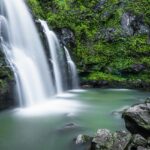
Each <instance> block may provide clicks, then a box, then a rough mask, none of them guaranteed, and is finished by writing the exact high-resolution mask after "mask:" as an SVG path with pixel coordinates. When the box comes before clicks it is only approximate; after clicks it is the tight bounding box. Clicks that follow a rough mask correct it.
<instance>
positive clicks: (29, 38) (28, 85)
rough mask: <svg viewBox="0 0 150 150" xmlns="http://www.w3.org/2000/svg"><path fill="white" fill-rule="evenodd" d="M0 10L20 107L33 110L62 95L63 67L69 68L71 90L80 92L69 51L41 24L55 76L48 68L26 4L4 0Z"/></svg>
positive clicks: (21, 1) (2, 41) (2, 42)
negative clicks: (77, 89) (36, 104)
mask: <svg viewBox="0 0 150 150" xmlns="http://www.w3.org/2000/svg"><path fill="white" fill-rule="evenodd" d="M0 6H1V8H0V14H1V16H0V23H1V24H0V28H1V33H0V38H1V45H2V47H3V50H4V53H5V55H6V57H7V60H8V62H9V64H10V66H11V68H12V70H13V72H14V76H15V78H16V84H17V91H18V96H19V99H20V105H21V106H31V105H33V104H35V103H38V102H42V101H44V100H47V99H49V97H50V96H52V95H54V94H56V93H57V94H59V93H61V92H63V91H64V90H65V88H64V87H65V86H64V84H66V85H67V84H68V83H66V80H65V78H67V77H68V76H67V73H64V72H65V71H66V70H67V69H66V68H67V67H66V65H64V64H68V66H69V75H70V76H71V77H69V78H70V79H71V84H72V86H71V87H72V88H78V80H77V73H76V66H75V64H74V62H73V61H72V59H71V57H70V54H69V51H68V50H67V49H66V47H65V48H64V49H65V51H63V48H61V47H60V44H59V41H58V39H57V36H56V35H55V33H54V32H53V31H51V30H49V27H48V25H47V23H46V22H45V21H42V20H39V21H40V23H41V25H42V27H43V31H44V33H45V37H46V40H47V42H48V47H49V51H50V60H51V63H52V66H53V67H52V72H53V74H52V73H51V71H50V67H49V65H48V60H47V57H49V56H47V57H46V55H45V51H44V49H43V46H42V44H41V41H40V37H39V35H38V32H37V30H36V27H35V25H34V22H33V20H32V17H31V15H30V13H29V11H28V8H27V7H26V4H25V2H24V0H10V1H8V0H1V1H0ZM64 55H66V56H65V57H66V59H67V62H65V59H64V58H63V57H64ZM62 58H63V59H62ZM62 61H63V62H62ZM64 76H66V77H64ZM53 78H54V82H53Z"/></svg>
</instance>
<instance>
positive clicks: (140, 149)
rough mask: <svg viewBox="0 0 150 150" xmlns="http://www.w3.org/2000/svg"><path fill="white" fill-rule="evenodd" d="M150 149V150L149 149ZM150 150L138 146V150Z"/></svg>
mask: <svg viewBox="0 0 150 150" xmlns="http://www.w3.org/2000/svg"><path fill="white" fill-rule="evenodd" d="M149 149H150V148H149ZM149 149H148V148H145V147H142V146H138V147H137V150H149Z"/></svg>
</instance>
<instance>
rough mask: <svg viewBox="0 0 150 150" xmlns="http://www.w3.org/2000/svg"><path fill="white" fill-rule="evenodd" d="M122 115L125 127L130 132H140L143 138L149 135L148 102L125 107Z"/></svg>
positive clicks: (149, 117) (149, 107) (149, 115)
mask: <svg viewBox="0 0 150 150" xmlns="http://www.w3.org/2000/svg"><path fill="white" fill-rule="evenodd" d="M122 117H123V118H124V120H125V125H126V128H127V129H128V130H129V131H130V132H131V133H132V134H140V135H142V136H143V137H145V138H148V137H150V104H149V103H147V102H146V103H144V104H137V105H134V106H132V107H130V108H129V109H127V110H126V111H125V112H124V113H123V115H122Z"/></svg>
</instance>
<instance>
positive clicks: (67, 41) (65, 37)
mask: <svg viewBox="0 0 150 150" xmlns="http://www.w3.org/2000/svg"><path fill="white" fill-rule="evenodd" d="M55 31H56V33H57V35H58V37H59V39H60V41H61V42H62V44H63V45H65V46H67V47H68V48H73V47H75V45H76V44H75V35H74V33H73V31H71V30H70V29H68V28H62V29H55Z"/></svg>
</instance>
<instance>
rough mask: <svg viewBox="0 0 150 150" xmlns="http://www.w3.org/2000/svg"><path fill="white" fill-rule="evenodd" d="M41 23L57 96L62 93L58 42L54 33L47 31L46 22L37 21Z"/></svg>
mask: <svg viewBox="0 0 150 150" xmlns="http://www.w3.org/2000/svg"><path fill="white" fill-rule="evenodd" d="M39 22H40V23H41V25H42V27H43V30H44V33H45V36H46V38H47V41H48V46H49V50H50V54H51V62H52V65H53V71H54V79H55V84H56V90H57V94H59V93H61V92H63V81H62V73H61V67H60V62H59V50H60V46H59V41H58V39H57V37H56V35H55V33H54V32H53V31H51V30H49V27H48V25H47V23H46V21H43V20H39Z"/></svg>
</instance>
